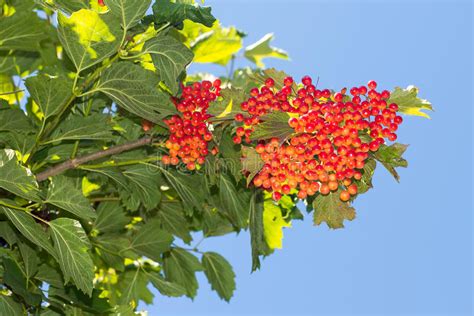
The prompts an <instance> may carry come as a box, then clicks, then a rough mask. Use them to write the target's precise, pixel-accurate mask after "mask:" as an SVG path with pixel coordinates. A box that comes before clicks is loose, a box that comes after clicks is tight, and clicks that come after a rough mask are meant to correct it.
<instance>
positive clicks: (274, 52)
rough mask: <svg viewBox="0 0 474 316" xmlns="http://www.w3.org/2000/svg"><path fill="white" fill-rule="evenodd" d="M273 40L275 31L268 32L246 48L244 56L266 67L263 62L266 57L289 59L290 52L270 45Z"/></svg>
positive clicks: (258, 65)
mask: <svg viewBox="0 0 474 316" xmlns="http://www.w3.org/2000/svg"><path fill="white" fill-rule="evenodd" d="M272 40H273V33H268V34H266V35H265V36H263V37H262V38H261V39H259V40H258V41H257V42H255V43H253V44H252V45H249V46H247V47H246V48H245V52H244V56H245V57H246V58H247V59H248V60H250V61H251V62H253V63H255V64H256V65H257V67H260V68H265V64H264V63H263V62H262V60H263V59H264V58H269V57H272V58H280V59H286V60H288V59H289V58H288V53H287V52H285V51H284V50H282V49H279V48H276V47H272V46H270V42H271V41H272Z"/></svg>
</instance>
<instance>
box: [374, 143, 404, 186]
mask: <svg viewBox="0 0 474 316" xmlns="http://www.w3.org/2000/svg"><path fill="white" fill-rule="evenodd" d="M407 148H408V145H403V144H399V143H394V144H392V145H390V146H386V145H382V146H380V148H379V150H377V151H376V152H375V153H374V154H373V155H374V158H375V159H376V160H377V161H379V162H380V163H382V165H383V166H384V167H385V168H386V169H387V170H388V171H389V172H390V174H391V175H392V176H393V177H394V178H395V180H397V181H400V176H399V175H398V172H397V171H396V170H395V168H397V167H403V168H406V167H408V162H407V161H406V160H405V159H404V158H403V157H402V155H403V153H404V152H405V151H406V150H407Z"/></svg>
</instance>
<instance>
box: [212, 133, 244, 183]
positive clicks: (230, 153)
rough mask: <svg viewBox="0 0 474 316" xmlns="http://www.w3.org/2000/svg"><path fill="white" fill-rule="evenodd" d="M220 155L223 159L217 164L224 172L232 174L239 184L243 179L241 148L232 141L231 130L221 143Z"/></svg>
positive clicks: (225, 134)
mask: <svg viewBox="0 0 474 316" xmlns="http://www.w3.org/2000/svg"><path fill="white" fill-rule="evenodd" d="M219 153H220V154H221V156H222V159H220V160H218V161H217V163H219V164H220V165H221V168H222V169H223V170H226V171H228V172H230V173H231V174H232V175H233V176H234V178H235V179H236V181H237V182H238V181H239V180H240V179H241V178H242V176H243V175H242V163H241V153H240V147H239V146H238V145H236V144H234V142H233V141H232V134H231V128H227V129H226V130H225V131H224V133H223V134H222V137H221V140H220V142H219Z"/></svg>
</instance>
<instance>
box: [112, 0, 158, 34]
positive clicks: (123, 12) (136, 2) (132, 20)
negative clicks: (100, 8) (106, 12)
mask: <svg viewBox="0 0 474 316" xmlns="http://www.w3.org/2000/svg"><path fill="white" fill-rule="evenodd" d="M105 4H106V5H107V7H108V8H110V11H111V12H112V14H114V15H116V16H117V17H119V18H120V21H121V22H120V24H121V25H122V28H123V29H124V31H125V32H126V31H127V30H129V29H130V28H131V27H132V26H134V25H135V24H137V23H138V22H139V21H140V20H141V19H142V18H143V16H144V15H145V13H146V11H147V10H148V8H149V7H150V4H151V0H105Z"/></svg>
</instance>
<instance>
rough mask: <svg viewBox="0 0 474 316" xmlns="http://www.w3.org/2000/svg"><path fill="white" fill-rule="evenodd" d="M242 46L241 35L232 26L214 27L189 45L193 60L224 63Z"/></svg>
mask: <svg viewBox="0 0 474 316" xmlns="http://www.w3.org/2000/svg"><path fill="white" fill-rule="evenodd" d="M241 48H242V37H241V36H240V35H239V33H238V32H237V29H236V28H234V27H229V28H223V27H214V28H213V30H212V31H210V32H207V33H204V34H202V35H201V36H199V37H198V38H197V39H196V41H195V42H194V43H193V44H192V45H191V49H192V51H193V53H194V62H197V63H215V64H219V65H226V64H227V63H228V62H229V61H230V59H231V58H232V56H233V55H234V54H236V53H237V52H238V51H239V50H240V49H241Z"/></svg>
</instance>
